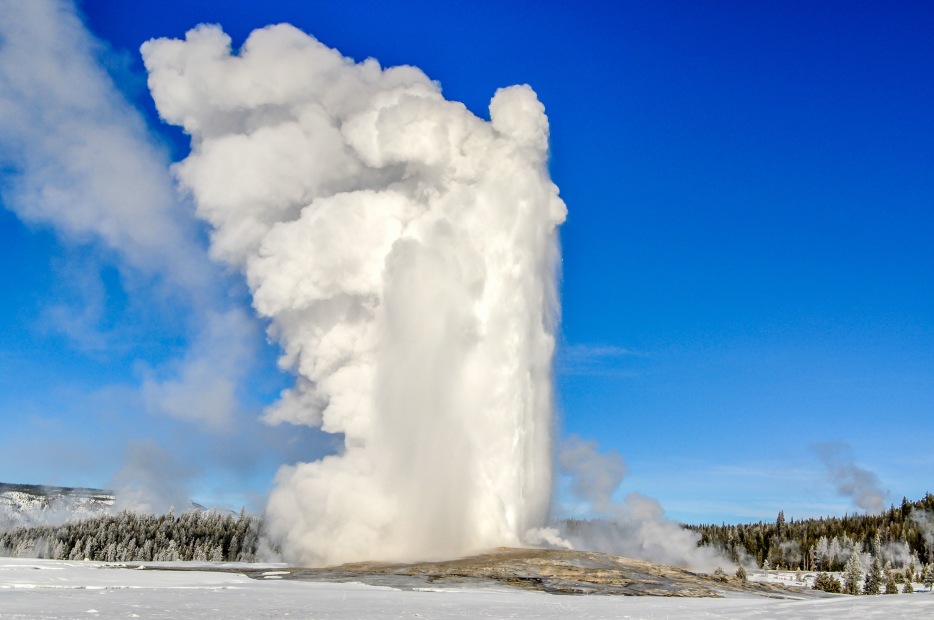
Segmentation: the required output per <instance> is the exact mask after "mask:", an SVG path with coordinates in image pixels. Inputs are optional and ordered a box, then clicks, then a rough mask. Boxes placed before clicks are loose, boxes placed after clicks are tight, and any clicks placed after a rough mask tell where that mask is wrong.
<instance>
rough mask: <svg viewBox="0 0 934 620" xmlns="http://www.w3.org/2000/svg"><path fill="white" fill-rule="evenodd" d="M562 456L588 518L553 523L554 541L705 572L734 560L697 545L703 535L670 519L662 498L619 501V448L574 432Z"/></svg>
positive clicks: (622, 470)
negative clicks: (603, 445) (603, 446)
mask: <svg viewBox="0 0 934 620" xmlns="http://www.w3.org/2000/svg"><path fill="white" fill-rule="evenodd" d="M558 461H559V464H560V469H559V473H560V475H561V477H562V478H563V479H564V480H565V481H566V482H567V486H568V492H569V496H570V497H571V499H573V500H576V501H578V502H580V505H579V508H582V509H583V510H584V515H585V517H586V518H584V519H564V520H560V521H558V522H557V523H556V524H555V528H554V529H555V530H556V535H557V537H558V538H557V539H556V540H558V541H560V542H561V543H563V545H564V546H570V547H572V548H574V549H578V550H590V551H600V552H603V553H610V554H613V555H620V556H625V557H629V558H636V559H640V560H645V561H648V562H655V563H658V564H665V565H668V566H683V567H688V568H693V569H697V570H705V571H712V570H714V569H715V568H716V567H718V566H724V565H728V564H730V561H729V560H728V559H726V558H724V557H723V556H721V555H720V554H719V553H717V552H716V551H715V550H714V549H713V548H711V547H698V546H697V545H698V542H699V541H700V534H697V533H695V532H692V531H690V530H686V529H684V528H683V527H681V524H680V523H677V522H676V521H672V520H671V519H668V518H667V517H666V516H665V510H664V508H663V507H662V505H661V504H660V503H659V502H658V500H656V499H653V498H651V497H648V496H646V495H643V494H642V493H637V492H632V493H628V494H627V495H625V497H623V498H622V500H617V499H616V497H615V496H616V494H617V493H618V491H619V486H620V484H621V483H622V482H623V479H624V477H625V474H626V464H625V461H624V460H623V458H622V456H621V455H619V454H618V453H616V452H615V451H613V450H607V451H601V450H600V446H599V444H598V443H597V441H595V440H592V439H590V440H584V439H582V438H580V437H578V436H576V435H571V436H570V437H568V438H567V439H566V440H565V441H564V442H563V443H562V444H561V446H560V449H559V452H558ZM550 542H551V545H552V546H556V547H557V546H562V545H560V544H556V542H555V540H552V541H550Z"/></svg>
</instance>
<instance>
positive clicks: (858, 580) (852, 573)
mask: <svg viewBox="0 0 934 620" xmlns="http://www.w3.org/2000/svg"><path fill="white" fill-rule="evenodd" d="M862 582H863V567H862V565H860V563H859V552H857V551H856V550H855V549H854V550H853V553H851V554H850V559H849V560H847V561H846V567H845V568H844V569H843V592H844V594H853V595H857V594H859V593H860V590H861V589H862V588H861V587H860V586H861V584H862Z"/></svg>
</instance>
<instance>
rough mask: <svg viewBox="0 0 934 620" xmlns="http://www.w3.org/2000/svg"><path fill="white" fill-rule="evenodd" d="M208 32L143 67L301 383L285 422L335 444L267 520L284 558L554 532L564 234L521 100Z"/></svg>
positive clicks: (272, 506) (338, 558)
mask: <svg viewBox="0 0 934 620" xmlns="http://www.w3.org/2000/svg"><path fill="white" fill-rule="evenodd" d="M230 46H231V42H230V38H229V37H228V36H227V35H226V34H225V33H224V32H223V31H222V30H221V29H220V28H219V27H216V26H199V27H197V28H195V29H193V30H191V31H190V32H188V33H187V35H186V37H185V40H184V41H180V40H168V39H159V40H153V41H149V42H148V43H146V44H144V46H143V48H142V53H143V57H144V60H145V63H146V68H147V70H148V71H149V86H150V89H151V91H152V94H153V97H154V99H155V101H156V105H157V107H158V110H159V113H160V115H161V116H162V118H163V119H165V120H166V121H167V122H169V123H172V124H176V125H179V126H181V127H183V128H184V130H185V131H186V132H187V133H188V134H189V135H190V136H191V142H192V149H191V154H190V155H189V157H188V158H187V159H185V160H184V161H182V162H180V163H179V164H177V165H176V167H175V173H176V175H177V177H178V179H179V181H180V183H181V185H182V186H183V187H185V188H186V189H188V190H189V191H190V192H191V194H192V195H193V197H194V199H195V202H196V205H197V212H198V215H199V217H201V218H203V219H204V220H205V221H207V222H208V223H209V225H210V226H211V228H212V241H211V251H212V254H213V255H214V257H215V258H218V259H220V260H222V261H224V262H225V263H227V264H228V265H230V266H232V267H235V268H237V269H240V270H242V271H243V272H244V274H245V275H246V279H247V282H248V284H249V286H250V289H251V291H252V294H253V305H254V308H255V309H256V311H257V312H258V313H259V314H260V315H261V316H262V317H265V318H267V319H268V320H269V321H270V327H269V330H270V335H271V336H272V337H273V338H275V339H276V340H277V341H278V342H279V343H280V344H281V346H282V349H283V351H284V354H283V356H282V357H281V360H280V365H281V367H282V368H283V369H287V370H291V371H293V372H294V373H295V374H296V381H295V385H294V387H292V388H291V389H288V390H286V391H284V392H283V393H282V394H281V397H280V399H279V400H278V401H277V402H276V403H275V404H273V405H272V406H271V407H269V408H268V409H267V410H266V412H265V414H264V415H265V419H266V420H267V421H268V422H270V423H273V424H278V423H284V422H287V423H292V424H304V425H310V426H315V425H320V426H321V428H322V429H323V430H325V431H327V432H330V433H341V434H343V437H344V449H343V451H342V452H341V453H340V454H337V455H333V456H328V457H326V458H324V459H322V460H319V461H315V462H311V463H299V464H297V465H295V466H287V467H283V468H282V469H281V470H280V471H279V474H278V476H277V487H276V489H275V490H274V491H273V492H272V494H271V496H270V499H269V504H268V506H267V513H268V518H269V520H270V527H271V529H272V533H273V534H274V535H277V536H279V537H281V538H282V540H283V541H284V544H283V549H284V551H285V553H286V554H287V555H288V556H289V557H290V559H291V560H293V561H300V562H304V563H307V564H333V563H338V562H346V561H354V560H363V559H384V560H393V559H413V558H420V557H438V556H450V555H458V554H463V553H467V552H470V551H472V550H476V549H481V548H489V547H493V546H498V545H516V544H521V542H522V539H523V537H524V536H525V535H526V533H527V532H528V531H529V530H531V529H533V528H536V527H538V526H540V525H542V524H543V523H544V521H545V519H546V518H547V511H548V506H549V502H550V493H551V487H552V473H551V450H552V446H551V441H552V440H551V435H552V427H553V412H552V388H551V360H552V354H553V351H554V335H553V334H554V329H555V325H556V322H557V318H558V317H557V315H558V303H557V293H556V272H557V268H558V264H559V259H560V253H559V246H558V241H557V227H558V226H559V225H560V224H561V223H562V222H563V221H564V218H565V215H566V209H565V205H564V203H563V202H562V201H561V199H560V198H559V197H558V188H557V187H556V186H555V185H554V184H553V183H552V182H551V180H550V178H549V175H548V171H547V167H546V163H547V151H548V122H547V119H546V117H545V113H544V107H543V106H542V104H541V103H540V102H539V101H538V99H537V98H536V95H535V93H534V92H533V91H532V89H531V88H529V87H528V86H513V87H510V88H505V89H500V90H498V91H497V92H496V94H495V96H494V97H493V99H492V101H491V103H490V119H491V120H490V121H489V122H487V121H485V120H482V119H480V118H477V117H476V116H474V115H473V114H472V113H470V112H469V111H468V110H467V109H466V108H465V107H464V106H463V105H462V104H460V103H457V102H452V101H447V100H445V99H444V98H443V97H442V95H441V91H440V87H439V86H438V84H437V83H435V82H432V81H431V80H429V79H428V78H427V77H426V76H425V75H424V74H423V73H422V72H421V71H420V70H418V69H417V68H414V67H408V66H401V67H393V68H389V69H382V68H381V67H380V65H379V64H378V63H377V62H376V61H375V60H373V59H368V60H366V61H364V62H362V63H359V64H355V63H354V62H353V61H352V60H350V59H347V58H344V57H342V56H341V55H340V54H339V53H338V52H337V51H336V50H333V49H330V48H328V47H326V46H325V45H323V44H321V43H319V42H318V41H316V40H315V39H314V38H312V37H310V36H308V35H306V34H304V33H302V32H300V31H299V30H297V29H295V28H293V27H291V26H288V25H278V26H271V27H268V28H264V29H261V30H257V31H255V32H253V33H252V34H251V35H250V37H249V38H248V40H247V41H246V43H245V44H244V46H243V48H242V49H241V50H240V51H239V52H238V53H232V52H231V47H230Z"/></svg>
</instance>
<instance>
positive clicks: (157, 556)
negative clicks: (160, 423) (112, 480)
mask: <svg viewBox="0 0 934 620" xmlns="http://www.w3.org/2000/svg"><path fill="white" fill-rule="evenodd" d="M262 531H263V522H262V520H261V519H259V518H257V517H254V516H252V515H250V514H247V513H246V512H245V511H242V510H241V511H240V514H239V515H234V514H231V513H228V514H221V513H219V512H216V511H208V510H191V511H186V512H183V513H182V514H180V515H177V516H176V515H175V514H174V511H169V512H168V513H167V514H164V515H148V514H136V513H133V512H129V511H124V512H120V513H118V514H115V515H107V516H100V517H94V518H90V519H83V520H80V521H70V522H67V523H64V524H63V525H57V526H48V525H40V526H31V527H17V528H14V529H11V530H8V531H5V532H0V555H6V556H14V557H34V558H45V559H54V560H84V559H88V560H98V561H103V562H160V561H177V560H183V561H206V562H254V561H256V560H257V559H258V558H257V554H261V553H262V551H261V550H262V548H263V544H264V543H263V541H264V537H263V536H262ZM259 559H262V558H259Z"/></svg>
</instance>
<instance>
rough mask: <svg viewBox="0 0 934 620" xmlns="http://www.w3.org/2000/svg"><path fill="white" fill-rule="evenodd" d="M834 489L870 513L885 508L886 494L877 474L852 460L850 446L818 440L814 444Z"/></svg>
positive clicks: (876, 512)
mask: <svg viewBox="0 0 934 620" xmlns="http://www.w3.org/2000/svg"><path fill="white" fill-rule="evenodd" d="M813 448H814V450H815V451H816V452H817V454H818V456H820V459H821V461H823V463H824V466H825V467H826V468H827V475H828V476H829V477H830V480H831V482H832V483H833V485H834V487H836V489H837V492H838V493H839V494H840V495H843V496H844V497H849V498H850V499H852V500H853V503H854V504H856V505H857V506H858V507H860V508H862V509H863V510H865V511H866V512H868V513H870V514H879V513H881V512H882V511H883V510H885V499H886V496H887V495H888V494H887V492H886V491H884V490H883V489H882V483H881V482H880V481H879V476H877V475H876V474H875V473H874V472H871V471H869V470H868V469H864V468H862V467H859V466H858V465H856V463H854V462H853V458H852V455H851V454H850V452H851V450H850V448H849V446H847V445H846V444H843V443H820V444H815V445H814V446H813Z"/></svg>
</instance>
